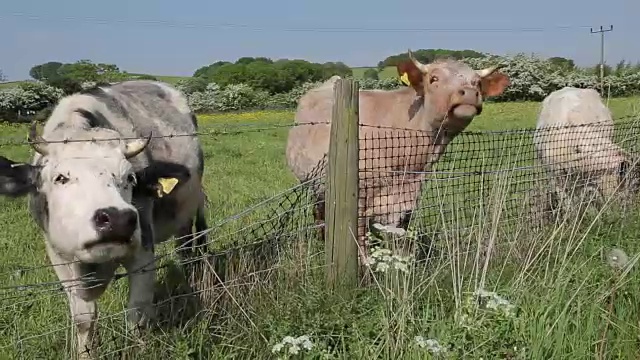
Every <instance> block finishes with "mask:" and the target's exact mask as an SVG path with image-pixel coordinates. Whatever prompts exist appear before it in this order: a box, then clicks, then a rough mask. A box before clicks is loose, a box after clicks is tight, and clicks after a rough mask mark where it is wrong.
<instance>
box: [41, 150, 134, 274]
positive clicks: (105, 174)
mask: <svg viewBox="0 0 640 360" xmlns="http://www.w3.org/2000/svg"><path fill="white" fill-rule="evenodd" d="M51 148H52V149H51V150H52V152H51V153H50V154H49V155H47V156H46V157H44V158H43V159H42V164H41V165H42V167H41V168H40V173H39V180H40V181H39V186H38V187H39V188H38V191H39V192H40V193H41V194H42V195H44V196H45V197H46V200H47V203H48V212H49V215H48V217H49V219H48V230H49V241H50V242H51V245H52V246H53V247H54V248H56V249H57V250H58V251H60V252H62V253H64V254H68V255H73V256H75V257H77V258H78V259H79V260H80V261H83V262H92V263H101V262H104V261H107V260H111V259H113V258H121V257H123V256H126V255H127V254H129V253H130V252H131V251H133V250H134V249H135V248H136V247H138V246H140V226H139V221H138V213H137V211H136V209H135V207H134V206H133V205H132V204H131V198H132V190H133V187H134V185H135V183H136V176H135V174H134V172H133V170H132V166H131V163H129V161H127V160H126V159H125V156H124V154H123V153H122V151H121V149H119V148H117V147H115V148H114V147H112V146H107V145H106V144H104V145H103V144H100V143H96V144H94V143H77V144H60V145H58V146H55V149H54V148H53V147H51Z"/></svg>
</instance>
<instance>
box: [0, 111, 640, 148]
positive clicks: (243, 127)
mask: <svg viewBox="0 0 640 360" xmlns="http://www.w3.org/2000/svg"><path fill="white" fill-rule="evenodd" d="M638 119H640V115H627V116H622V117H617V118H615V119H614V121H615V122H616V124H615V125H620V124H624V123H625V121H626V120H638ZM634 122H635V121H634ZM314 125H331V122H330V121H312V122H306V123H293V122H292V123H286V124H271V125H268V126H256V125H255V124H235V125H233V127H237V129H224V130H220V129H213V130H212V129H208V130H207V131H196V132H192V133H182V134H176V133H171V134H166V135H158V134H151V136H150V137H151V139H167V138H169V139H170V138H181V137H200V136H203V137H207V136H217V135H237V134H244V133H252V132H262V131H268V130H276V129H282V128H293V127H299V126H314ZM615 125H610V124H606V123H602V122H594V123H582V124H568V125H552V126H545V127H542V128H539V129H536V128H535V127H523V128H519V129H506V130H465V131H463V132H461V133H460V134H458V135H457V136H458V137H465V136H483V135H511V134H530V133H531V132H546V131H555V130H558V129H576V128H584V127H590V128H592V127H605V128H606V127H612V126H615ZM359 126H360V127H362V128H373V129H384V130H395V131H403V132H414V133H425V134H432V133H434V132H436V133H437V129H435V130H434V129H415V128H404V127H398V126H387V125H374V124H363V123H360V124H359ZM221 127H222V126H221ZM25 137H26V136H25ZM142 137H149V136H148V135H146V136H145V135H139V136H122V137H106V138H100V137H98V138H91V139H63V140H46V139H43V141H37V140H35V141H33V143H34V144H68V143H86V142H100V141H105V142H106V141H127V140H138V139H140V138H142ZM4 139H15V141H6V140H5V141H3V140H4ZM18 139H20V140H18ZM19 145H30V143H29V141H28V140H27V139H26V138H23V137H20V138H19V137H17V136H0V147H3V146H19Z"/></svg>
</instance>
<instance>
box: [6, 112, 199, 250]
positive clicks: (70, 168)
mask: <svg viewBox="0 0 640 360" xmlns="http://www.w3.org/2000/svg"><path fill="white" fill-rule="evenodd" d="M117 135H118V134H117V133H116V132H115V131H112V130H107V129H90V130H78V133H76V134H73V136H71V138H73V139H74V142H68V143H53V142H50V143H47V142H45V141H44V140H43V139H42V138H41V137H40V136H38V135H37V134H36V126H35V123H34V124H33V126H32V127H31V131H30V133H29V142H30V144H31V146H32V148H33V149H34V150H35V151H36V152H37V154H36V156H35V158H34V165H30V164H25V163H16V162H14V161H12V160H9V159H7V158H4V157H0V194H2V195H6V196H12V197H17V196H22V195H26V194H27V193H32V194H33V195H34V196H35V197H36V198H37V199H38V200H39V203H40V204H42V206H40V207H39V209H38V210H37V211H39V212H41V213H39V214H38V217H39V218H40V219H41V220H42V221H43V222H44V225H45V227H46V230H47V237H48V241H49V242H50V243H51V245H52V246H53V247H54V248H55V249H56V250H57V251H58V252H60V253H62V254H64V255H67V256H68V257H72V256H73V257H75V258H77V259H78V260H80V261H83V262H90V263H100V262H104V261H108V260H111V259H114V258H122V257H124V256H127V255H129V254H130V253H131V252H132V251H133V250H134V249H135V248H136V247H138V246H139V245H140V225H139V220H138V212H137V210H136V208H135V207H134V205H132V194H133V192H134V191H138V192H139V191H144V192H146V193H151V194H153V192H151V191H148V190H146V189H150V188H155V187H156V184H157V182H158V180H159V179H160V178H162V177H176V176H177V177H178V180H179V181H180V180H182V179H184V174H182V173H179V174H165V172H166V171H163V169H165V167H162V168H161V169H160V170H157V169H152V167H153V166H154V165H153V164H152V165H151V166H149V167H147V168H145V169H144V170H142V171H140V172H138V173H136V172H134V171H133V166H132V164H131V162H130V159H132V158H133V157H135V156H136V155H138V154H140V153H141V152H142V151H143V150H144V149H145V147H146V146H147V145H148V144H149V141H150V140H151V134H149V137H148V138H145V139H135V140H128V141H124V142H120V141H118V140H108V141H107V140H104V141H103V140H101V138H111V139H114V138H115V139H117V138H119V137H118V136H117ZM91 138H95V139H98V140H97V141H90V139H91ZM76 140H87V141H76ZM187 176H188V174H187ZM174 185H175V184H174Z"/></svg>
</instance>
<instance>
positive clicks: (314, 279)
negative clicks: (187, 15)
mask: <svg viewBox="0 0 640 360" xmlns="http://www.w3.org/2000/svg"><path fill="white" fill-rule="evenodd" d="M538 108H539V103H494V104H487V105H486V106H485V109H484V112H483V114H482V115H481V116H480V117H478V118H477V119H476V120H474V122H473V124H472V125H471V126H470V128H469V130H470V131H474V130H503V129H518V128H525V127H533V126H534V125H535V119H536V114H537V111H538ZM610 108H611V109H612V111H613V113H614V116H615V117H618V118H621V117H627V116H640V98H626V99H613V100H611V102H610ZM292 119H293V113H292V112H286V111H283V112H251V113H241V114H217V115H201V116H199V121H200V124H201V125H200V127H201V131H202V132H203V133H209V134H210V135H201V136H200V139H201V141H202V142H203V144H204V148H205V159H206V167H205V169H206V170H205V187H206V190H207V194H208V197H209V201H210V206H209V209H208V222H209V225H210V226H213V225H216V224H222V223H223V222H224V221H225V219H228V218H229V217H230V216H232V215H234V214H238V213H240V212H241V211H242V210H244V209H246V208H247V207H248V206H251V205H252V204H255V203H257V202H259V201H263V200H265V199H268V198H269V197H271V196H273V195H274V194H276V193H279V192H281V191H284V190H285V189H287V188H289V187H291V186H293V185H295V184H296V181H295V179H294V177H293V176H292V175H291V174H290V172H289V170H288V169H287V168H286V166H285V158H284V149H285V142H286V136H287V131H288V129H287V128H286V127H279V128H276V127H272V126H271V125H275V124H288V123H291V121H292ZM247 124H250V125H251V126H252V128H255V127H262V128H265V129H264V130H261V131H240V130H239V129H241V128H243V129H246V128H248V126H244V125H247ZM269 127H271V128H270V129H266V128H269ZM0 129H1V131H2V139H0V144H3V145H2V146H1V147H2V150H1V154H2V155H3V156H7V157H9V158H11V159H14V160H27V159H28V156H29V154H30V149H29V147H28V146H13V145H7V144H6V143H8V142H12V141H22V140H24V138H25V136H26V133H27V127H26V126H24V125H6V124H5V125H2V127H1V128H0ZM224 130H227V133H225V131H224ZM232 130H237V131H232ZM492 144H494V145H491V144H489V145H486V146H487V147H486V149H485V150H484V151H485V155H486V154H494V155H493V156H495V154H498V153H499V150H500V146H501V145H499V144H500V143H492ZM495 144H498V145H495ZM463 145H464V146H468V144H462V143H460V144H452V145H451V146H452V149H451V150H449V152H450V153H455V149H463V147H464V146H463ZM491 146H493V148H491ZM511 182H513V179H510V178H509V177H508V176H505V177H501V175H496V177H495V179H493V180H491V186H488V187H486V188H487V189H488V191H489V193H488V194H484V195H483V196H482V197H481V198H479V199H477V201H475V199H474V201H475V203H473V204H471V205H469V206H470V207H472V208H474V209H476V208H484V209H485V210H484V211H485V213H483V215H480V214H478V213H477V214H475V215H474V214H472V215H471V216H470V217H469V215H464V216H465V218H464V222H468V221H472V222H474V224H475V227H473V229H471V230H469V229H466V230H465V231H462V230H461V228H460V227H461V226H462V225H460V224H461V220H460V219H461V218H460V219H458V218H456V216H455V214H454V216H453V217H451V216H448V217H446V221H447V224H440V225H441V234H440V235H439V237H438V242H439V243H438V244H437V245H435V246H436V247H438V248H439V249H440V250H441V251H440V252H439V254H440V255H442V256H441V257H438V258H435V259H431V260H430V261H429V262H428V263H423V262H410V266H409V267H408V269H409V272H408V273H403V272H401V271H397V270H394V269H395V268H394V267H393V266H391V267H390V269H389V270H388V271H386V272H384V273H376V276H375V279H376V281H375V282H374V285H373V286H371V287H368V288H364V289H361V290H358V291H355V292H354V293H347V292H330V291H328V290H326V289H325V288H324V286H323V282H322V280H323V276H324V271H323V268H322V267H321V266H322V259H323V255H322V254H321V253H320V254H319V253H318V251H319V250H318V248H322V244H319V245H318V243H317V242H315V243H314V242H313V241H311V240H310V241H309V242H308V243H305V242H301V245H300V246H296V247H295V249H294V250H292V251H291V253H290V254H288V255H286V256H282V257H278V258H277V259H271V261H272V262H274V263H277V266H274V267H275V268H276V270H274V271H272V272H269V273H268V274H257V275H255V276H253V277H250V278H246V279H243V281H241V282H239V283H234V284H229V285H228V286H227V287H226V288H224V289H219V290H216V291H215V292H211V291H209V292H206V293H207V294H208V296H212V297H214V298H215V297H217V296H221V297H223V298H224V300H221V301H220V303H219V304H218V303H216V304H215V305H211V306H205V305H208V304H210V303H212V302H213V300H211V299H210V298H209V300H203V298H202V297H201V298H199V300H193V299H191V298H189V297H187V296H185V295H184V294H183V292H184V291H185V290H184V287H185V286H186V285H185V284H184V280H183V279H181V277H180V275H179V274H180V271H179V268H177V267H175V266H173V267H172V266H167V267H166V268H163V269H161V270H160V271H159V274H158V284H157V294H156V297H157V302H159V303H162V305H161V306H160V309H161V310H160V315H161V316H160V317H161V318H162V319H163V320H165V322H164V323H163V324H162V325H161V326H159V327H158V328H157V329H154V330H153V331H152V332H150V333H149V334H148V335H147V337H146V338H145V340H144V344H143V343H140V342H137V340H136V339H134V338H133V337H132V335H131V334H129V333H127V332H126V330H125V328H124V315H123V313H122V311H123V309H124V307H125V306H126V293H127V284H126V280H124V279H122V280H119V281H117V282H115V283H114V284H112V286H111V287H110V289H109V290H107V293H106V294H105V295H104V297H103V298H102V299H101V300H100V302H99V308H100V311H101V315H100V316H101V317H102V318H101V320H100V325H99V326H100V331H101V339H102V347H101V349H100V354H101V355H102V356H104V358H107V359H115V358H127V359H128V358H133V359H167V358H171V359H200V358H239V359H271V358H276V356H277V355H276V354H274V353H272V348H273V347H274V345H276V344H278V343H279V342H281V341H282V340H283V338H285V337H286V336H292V337H294V338H295V337H297V336H302V335H308V336H309V338H310V341H311V343H312V344H313V347H312V348H311V350H305V349H300V354H299V355H297V357H295V356H293V357H291V358H305V359H307V358H308V359H323V358H325V359H326V358H334V359H374V358H384V359H400V358H403V359H425V358H438V357H442V358H456V359H479V358H484V359H489V358H510V359H551V358H553V359H587V358H594V356H595V357H598V355H597V354H598V353H600V352H601V346H602V345H603V344H606V349H605V350H606V355H605V356H604V358H629V359H631V358H639V357H640V351H639V350H638V349H639V348H640V347H639V346H638V345H639V343H640V338H639V337H638V334H639V333H640V323H639V322H638V319H639V318H640V280H639V278H638V277H637V276H634V275H635V269H634V268H630V270H629V268H625V269H623V270H617V269H615V268H613V267H611V266H610V265H608V263H607V261H606V254H607V253H608V251H609V250H611V249H612V248H619V249H622V250H624V251H625V252H626V254H627V255H628V260H629V263H631V264H632V265H633V264H635V262H636V261H637V259H638V257H637V255H636V254H639V253H640V246H639V245H638V242H637V238H638V234H640V222H638V221H637V219H638V217H637V215H638V214H636V213H635V212H634V213H633V214H634V215H633V216H627V217H621V216H619V215H618V213H616V212H615V211H611V210H605V211H604V212H603V213H601V214H599V215H598V214H596V215H595V217H593V218H586V219H584V220H583V221H581V222H579V221H577V219H573V220H576V221H575V222H570V223H564V224H561V225H557V226H555V227H552V228H550V229H545V230H541V231H539V232H532V231H530V230H527V229H528V228H527V227H526V226H527V225H528V224H527V221H519V222H516V224H515V225H508V226H507V225H503V220H507V219H504V217H505V216H506V215H505V214H504V213H502V212H500V209H501V208H502V207H503V205H504V204H503V202H504V199H503V198H501V196H500V194H503V193H505V191H507V190H506V188H507V187H509V186H510V183H511ZM464 186H472V185H469V184H468V183H467V184H465V185H464ZM436 190H437V189H436ZM0 202H1V203H2V208H3V210H4V211H1V212H0V229H2V232H0V249H3V251H2V255H0V256H2V258H0V299H1V300H0V308H2V310H1V311H0V355H2V356H0V358H1V359H5V358H6V359H62V358H70V357H71V355H70V354H72V353H73V352H72V348H71V344H72V343H73V341H74V338H73V334H72V332H71V330H70V329H71V324H70V321H69V316H68V305H67V302H66V297H65V295H64V294H63V293H61V292H59V291H57V290H56V287H55V286H34V287H30V286H27V287H25V288H24V289H18V288H5V287H13V286H18V285H24V284H37V283H42V282H55V281H56V280H57V278H56V276H55V274H54V273H53V271H52V270H51V269H49V268H47V267H46V265H47V264H49V262H48V259H47V257H46V255H45V251H44V246H43V240H42V236H41V234H40V233H39V232H38V230H37V228H36V226H35V224H34V223H33V221H32V220H31V219H30V218H29V215H28V213H27V207H26V201H25V200H24V199H15V200H7V199H2V200H0ZM261 214H262V213H261ZM260 216H263V215H260ZM272 216H273V214H272ZM461 216H462V215H461ZM442 219H443V222H444V220H445V217H443V218H442ZM594 219H595V220H594ZM257 220H260V217H256V216H253V217H239V219H237V220H233V221H232V222H230V223H227V224H225V225H223V226H220V227H219V229H218V230H216V231H214V232H213V233H212V234H210V238H209V240H210V241H212V242H213V243H214V245H215V247H224V243H225V242H228V241H229V239H230V238H232V237H235V238H236V239H235V240H238V239H237V238H238V237H242V236H243V234H244V233H243V232H238V229H240V228H242V227H243V226H244V225H247V224H249V223H251V222H255V221H257ZM591 220H593V222H591ZM596 220H597V221H596ZM300 234H302V233H300ZM300 234H299V237H303V236H302V235H300ZM305 234H306V235H308V232H307V233H305ZM306 235H305V236H306ZM172 247H173V245H172V244H166V245H163V246H161V247H160V249H159V251H160V252H162V253H166V252H170V251H171V249H172ZM487 247H490V248H492V249H495V251H494V252H492V253H491V254H490V255H483V250H484V249H486V248H487ZM310 255H314V256H310ZM623 257H624V256H620V255H617V258H618V261H620V259H621V258H623ZM244 261H247V260H246V259H245V260H244ZM251 261H254V259H249V260H248V262H249V263H250V262H251ZM255 261H257V260H255ZM394 261H395V260H394ZM172 263H174V260H172V259H165V260H163V264H167V265H171V264H172ZM242 266H245V265H242ZM246 266H248V265H246ZM399 267H401V266H399ZM202 284H208V282H206V281H205V282H203V283H202ZM202 284H201V286H205V285H202ZM407 284H408V285H407ZM480 288H482V289H485V290H486V291H488V292H491V291H495V292H496V294H491V293H484V294H483V295H484V297H483V299H484V300H483V301H482V302H481V303H480V304H478V303H476V302H475V300H474V297H473V296H472V292H473V291H474V290H478V289H480ZM216 292H217V293H216ZM178 294H183V295H181V296H179V297H178ZM170 295H171V296H170ZM498 295H499V296H501V298H500V297H498ZM172 296H173V297H172ZM198 301H200V304H199V305H194V303H195V302H198ZM207 301H208V302H207ZM203 303H204V305H203ZM196 312H197V313H198V316H195V315H194V313H196ZM605 326H606V331H605ZM416 337H417V338H416ZM428 339H435V340H437V341H438V343H439V345H440V347H443V348H447V349H448V350H447V351H446V354H444V353H442V352H437V351H438V349H437V346H436V345H434V344H433V343H432V342H430V341H427V340H428ZM287 349H288V345H284V347H283V349H282V350H281V351H280V353H279V354H280V355H283V352H286V351H287ZM600 358H603V357H600Z"/></svg>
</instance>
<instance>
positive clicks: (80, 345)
mask: <svg viewBox="0 0 640 360" xmlns="http://www.w3.org/2000/svg"><path fill="white" fill-rule="evenodd" d="M46 249H47V255H48V256H49V260H50V261H51V264H52V265H53V268H54V270H55V272H56V275H57V276H58V279H59V280H60V282H61V283H62V284H63V286H64V289H65V292H66V294H67V298H68V300H69V309H70V312H71V318H72V320H73V323H74V325H75V327H76V338H77V352H78V357H79V358H80V359H91V358H95V357H96V356H97V345H98V344H97V343H98V341H97V330H98V328H97V325H98V324H97V316H98V306H97V304H96V299H97V298H99V297H100V296H101V295H102V294H103V293H104V291H105V289H106V288H107V285H108V284H109V282H110V280H111V278H112V276H113V272H114V271H115V268H116V266H112V267H111V268H110V269H107V271H103V272H102V274H95V273H91V272H88V273H85V271H83V270H87V269H86V268H85V269H82V267H83V266H82V264H77V263H72V264H69V262H68V261H67V260H65V259H63V258H61V257H60V256H59V255H58V254H57V253H56V252H55V250H53V249H52V248H51V246H50V245H49V244H48V243H47V244H46ZM55 264H65V265H57V266H56V265H55ZM109 273H110V274H111V276H109ZM100 275H102V276H100ZM100 277H103V278H102V279H99V278H100ZM91 278H98V279H97V281H93V282H92V281H89V279H91ZM74 279H86V280H84V281H80V280H79V281H73V280H74Z"/></svg>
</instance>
